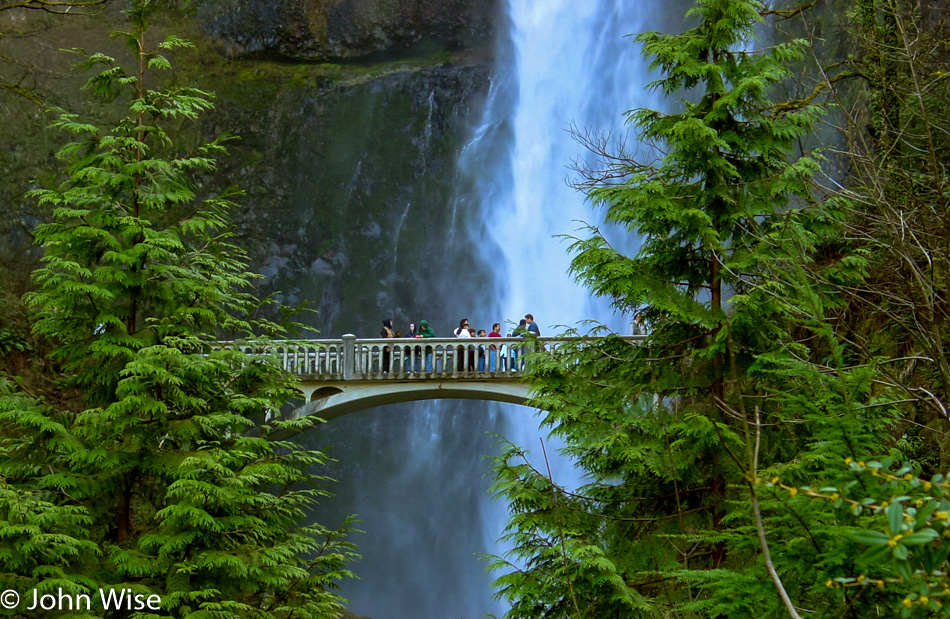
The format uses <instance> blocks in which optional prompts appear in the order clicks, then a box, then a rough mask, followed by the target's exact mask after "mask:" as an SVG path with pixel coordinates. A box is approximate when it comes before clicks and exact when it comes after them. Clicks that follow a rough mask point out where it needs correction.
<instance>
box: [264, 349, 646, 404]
mask: <svg viewBox="0 0 950 619" xmlns="http://www.w3.org/2000/svg"><path fill="white" fill-rule="evenodd" d="M643 338H644V336H626V337H624V338H623V339H625V340H628V341H630V342H631V344H633V343H636V342H638V341H640V340H642V339H643ZM577 339H585V338H537V339H525V338H521V337H511V338H471V339H459V338H454V337H452V338H421V339H420V338H416V339H407V338H402V339H358V338H357V337H356V336H355V335H344V336H343V338H342V339H339V340H309V341H307V342H300V343H297V344H296V345H294V344H290V343H288V345H286V346H284V347H282V352H281V354H282V355H283V363H284V367H285V368H286V369H287V370H289V371H291V372H293V373H295V374H297V375H298V376H299V377H300V380H301V387H302V389H303V392H304V396H305V398H306V404H305V405H304V406H302V407H300V408H298V409H297V410H295V411H293V413H292V415H291V416H292V417H293V418H300V417H304V416H308V415H316V416H318V417H320V418H322V419H325V420H330V419H333V418H335V417H340V416H342V415H346V414H347V413H352V412H355V411H359V410H363V409H366V408H371V407H373V406H379V405H381V404H396V403H399V402H412V401H416V400H434V399H442V398H450V399H469V400H492V401H495V402H509V403H513V404H524V403H525V401H526V400H527V399H528V398H529V397H530V390H529V388H528V385H527V384H525V383H524V381H523V380H522V376H523V374H524V366H525V359H526V357H525V355H526V354H528V353H532V352H537V351H541V350H545V351H554V350H556V349H557V348H558V347H560V346H561V345H563V344H564V343H566V342H569V341H576V340H577Z"/></svg>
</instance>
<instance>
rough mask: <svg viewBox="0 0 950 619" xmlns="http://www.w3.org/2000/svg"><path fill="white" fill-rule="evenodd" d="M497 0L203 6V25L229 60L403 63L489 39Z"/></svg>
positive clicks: (223, 0) (230, 0) (219, 2)
mask: <svg viewBox="0 0 950 619" xmlns="http://www.w3.org/2000/svg"><path fill="white" fill-rule="evenodd" d="M497 4H498V0H286V1H284V2H272V1H269V0H201V1H200V2H198V3H197V5H196V8H194V9H193V10H195V12H196V16H197V21H198V23H199V24H200V25H201V26H202V28H203V29H204V30H205V31H206V32H207V33H208V34H210V35H211V36H212V37H214V39H215V40H216V42H217V44H218V45H219V46H220V47H221V49H222V50H223V52H224V53H225V55H227V56H229V57H237V56H246V55H250V54H257V55H263V56H269V57H280V58H285V59H294V60H308V61H326V60H343V59H367V58H379V57H382V56H385V57H398V56H402V55H406V54H418V53H420V51H422V52H423V53H425V52H429V51H433V50H436V49H459V48H466V47H473V46H479V45H483V44H486V43H488V42H489V41H490V39H491V36H492V31H493V23H494V21H495V19H494V17H495V11H496V10H497Z"/></svg>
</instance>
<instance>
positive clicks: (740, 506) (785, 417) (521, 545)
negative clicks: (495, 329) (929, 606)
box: [495, 0, 895, 617]
mask: <svg viewBox="0 0 950 619" xmlns="http://www.w3.org/2000/svg"><path fill="white" fill-rule="evenodd" d="M764 11H765V7H764V6H763V5H762V4H761V3H759V2H754V1H750V0H698V1H697V2H696V6H695V8H694V9H692V10H691V11H690V12H689V13H688V17H689V21H690V23H692V24H695V25H694V26H693V27H692V28H689V29H688V30H686V31H685V32H683V33H682V34H674V35H669V34H660V33H655V32H650V33H645V34H641V35H639V36H638V37H637V40H638V41H639V42H640V43H642V45H643V49H644V54H645V55H646V56H647V57H648V58H649V59H650V60H651V62H652V66H653V68H654V69H658V70H659V71H660V73H661V77H660V79H659V80H657V81H656V82H655V83H654V84H653V87H654V88H657V89H659V90H661V91H662V92H663V93H664V94H666V95H667V96H681V97H683V98H682V99H680V100H679V103H678V106H679V107H680V109H681V111H678V112H675V113H664V112H660V111H656V110H646V109H640V110H634V111H633V112H631V113H630V114H629V121H630V123H631V124H632V125H633V127H634V128H635V129H636V130H637V131H638V137H639V138H640V139H641V141H643V142H646V143H648V144H650V145H652V146H653V147H654V148H655V149H656V152H657V153H659V154H658V156H657V160H656V161H655V162H650V161H647V162H640V161H635V160H632V159H629V158H626V157H624V156H623V155H622V154H620V155H619V156H618V155H617V154H616V153H609V152H606V151H602V154H603V155H604V156H605V159H606V166H607V167H606V168H604V169H600V170H598V169H587V170H584V171H583V172H584V174H585V180H584V181H583V182H582V183H581V186H582V188H584V189H585V190H586V191H587V192H588V196H589V197H590V199H591V200H592V201H593V202H594V203H596V204H598V205H601V206H603V207H604V208H605V211H604V213H605V214H604V219H605V221H606V222H608V223H610V224H615V225H619V226H620V227H622V228H624V229H626V230H627V231H629V232H630V233H634V234H636V235H637V236H638V238H639V239H640V240H641V246H640V249H639V251H638V253H637V254H636V255H634V256H627V255H624V254H623V253H621V252H619V251H617V250H616V249H615V248H614V247H613V246H612V245H611V244H610V243H609V242H608V241H607V239H606V238H605V237H604V236H603V235H602V234H600V232H599V230H598V229H597V228H592V229H591V231H592V235H591V236H590V238H586V239H581V240H578V241H577V242H576V243H575V244H574V245H573V247H572V250H573V251H574V252H575V258H574V260H573V264H572V269H573V272H574V274H575V275H576V276H577V278H578V279H579V280H580V281H581V282H583V283H584V284H586V285H587V286H588V287H589V288H590V289H591V291H592V292H593V293H594V294H596V295H599V296H604V297H607V298H609V299H610V300H611V301H612V303H613V304H614V306H615V307H616V308H617V309H619V310H622V311H625V312H629V313H631V314H632V313H633V312H635V311H637V310H640V309H644V310H645V313H646V315H647V317H648V319H649V321H650V322H651V323H652V327H653V329H652V333H651V334H650V336H649V338H648V339H647V340H646V342H645V343H644V344H643V345H642V346H631V345H630V344H628V343H625V342H623V341H621V340H619V339H618V338H616V337H611V336H609V335H608V336H606V337H602V338H600V339H598V340H596V341H595V342H594V344H593V345H583V346H581V347H578V348H576V349H573V350H563V351H561V352H560V354H559V355H555V356H550V355H542V356H539V357H538V358H537V359H536V365H535V366H534V370H533V373H532V379H533V384H534V387H535V389H536V393H537V396H536V398H535V400H534V403H535V404H536V405H537V406H538V407H539V408H542V409H544V410H546V411H548V414H547V416H546V418H545V423H546V424H548V425H549V426H550V427H551V429H552V432H553V433H555V434H557V435H560V436H561V437H563V439H564V440H565V442H566V443H567V445H568V447H567V452H568V453H569V454H570V455H572V456H573V457H574V458H575V459H576V461H577V462H578V464H579V466H580V467H581V468H582V469H583V471H584V472H585V473H586V474H587V475H588V478H589V480H590V483H588V484H587V485H585V486H583V487H581V488H580V489H579V490H576V491H568V490H566V489H564V488H562V487H560V486H558V485H557V480H553V479H551V478H550V476H549V475H548V474H546V473H545V472H544V471H538V470H535V469H533V468H532V467H531V466H530V465H529V464H528V463H527V461H525V460H523V459H522V458H521V456H522V452H521V449H520V448H519V447H517V446H510V448H509V449H508V451H507V452H506V453H505V454H503V455H502V456H501V457H500V458H498V459H497V460H496V462H495V473H496V486H495V488H496V491H497V492H498V494H499V495H500V496H501V497H503V498H504V499H506V500H507V501H508V502H509V504H510V508H511V511H512V519H511V522H510V524H509V534H508V539H509V541H510V542H511V543H512V544H513V546H514V550H513V551H512V555H511V556H510V557H508V558H505V559H499V560H498V561H496V563H495V566H496V567H497V568H499V569H508V570H512V571H510V573H508V574H505V575H504V576H502V577H500V578H499V579H498V581H497V584H498V587H499V594H500V595H501V596H502V597H505V598H507V599H509V600H510V601H511V602H512V604H513V610H512V612H511V614H510V616H511V617H637V616H643V617H651V616H657V617H659V616H725V617H748V616H757V617H759V616H761V617H766V616H769V617H771V616H791V617H798V616H800V615H799V611H798V608H800V607H801V605H802V604H803V603H804V604H807V606H808V607H809V608H814V607H815V606H816V605H819V606H821V607H822V608H826V609H829V610H828V612H829V613H830V614H831V615H832V616H839V615H840V614H841V613H842V612H845V613H847V612H848V611H849V610H850V609H854V612H857V613H858V616H861V613H862V612H864V611H866V610H867V609H870V608H873V609H875V610H874V611H871V612H880V609H881V608H887V607H888V604H890V603H891V602H893V599H891V598H893V596H892V595H890V594H889V593H886V592H885V593H881V594H879V593H878V592H876V591H875V592H868V591H862V592H861V593H860V595H858V594H856V593H845V594H842V592H841V591H830V590H828V589H827V588H825V583H826V582H827V581H828V579H829V578H831V577H837V576H842V575H845V574H849V573H854V572H855V570H856V568H855V564H854V557H856V556H857V555H858V554H859V553H858V549H857V546H856V545H855V544H854V543H853V542H852V541H850V540H849V538H848V537H847V536H846V535H845V533H846V531H845V529H843V528H836V526H840V525H835V524H832V523H834V521H835V516H834V515H833V514H831V515H829V511H831V510H828V509H826V508H827V505H811V504H810V505H808V506H805V507H799V506H795V507H793V508H789V506H788V499H789V498H790V494H789V493H790V491H788V490H782V491H781V492H774V491H773V490H774V488H779V487H780V486H781V482H779V485H778V486H776V485H775V484H773V485H772V486H771V487H767V484H766V485H765V486H763V483H764V482H763V480H764V479H768V478H767V477H766V476H767V475H773V476H777V475H781V476H782V477H783V479H785V478H786V477H787V478H788V479H796V480H799V481H801V482H802V483H803V484H804V483H806V482H809V481H811V480H814V479H829V478H831V479H837V478H841V477H845V476H847V471H846V470H845V469H846V467H845V465H844V460H845V458H846V457H848V456H852V455H853V454H854V453H856V452H864V453H866V452H868V451H869V450H871V449H873V447H874V444H875V441H876V438H877V434H878V433H879V432H880V431H881V430H882V429H885V428H886V427H887V426H888V424H889V423H890V422H891V420H892V419H893V415H894V414H895V412H894V409H893V407H891V406H889V405H887V403H886V402H883V403H880V405H879V406H875V407H867V408H862V407H863V405H865V404H868V403H869V402H870V400H871V389H870V385H871V382H872V374H873V372H870V371H868V370H867V368H863V369H862V370H861V371H857V372H847V371H839V370H840V368H841V365H842V363H841V362H842V355H843V353H842V351H843V349H844V347H843V346H841V344H840V342H839V341H838V340H837V339H836V337H835V334H834V333H833V332H830V330H829V329H828V327H827V325H825V324H824V323H823V322H822V319H823V318H824V316H825V313H826V310H827V308H828V307H829V306H831V305H832V304H833V303H834V300H833V298H832V297H830V296H828V295H826V294H825V291H824V290H823V289H822V287H821V286H820V285H815V280H817V279H820V278H814V279H809V278H808V277H806V274H807V272H808V270H809V269H815V266H814V265H810V264H809V261H810V260H813V259H814V255H815V254H816V253H818V251H817V248H820V247H822V246H824V244H827V241H828V238H829V237H831V236H833V235H834V234H836V231H835V229H834V226H833V225H830V224H829V223H828V219H829V218H828V216H827V211H825V210H823V209H822V208H817V207H816V205H814V204H813V203H812V200H811V194H810V191H811V188H810V184H809V183H810V179H811V177H812V176H813V175H814V174H815V172H816V171H817V169H818V166H819V162H818V160H817V157H816V156H815V155H814V154H812V155H807V154H802V153H801V152H800V151H799V148H800V143H801V140H802V138H804V137H805V136H807V135H808V133H809V132H810V131H811V128H812V126H813V124H814V123H815V121H816V120H817V119H818V118H819V116H820V109H819V108H817V107H814V106H812V105H810V104H808V102H806V101H785V102H779V103H777V102H774V101H772V100H771V96H772V95H773V93H774V92H775V90H776V87H777V86H779V85H780V84H781V83H782V82H783V80H785V79H787V77H788V76H789V72H788V65H789V64H790V63H793V62H796V61H799V60H800V59H801V57H802V54H803V50H804V49H805V47H806V42H804V41H800V40H795V41H790V42H787V43H780V44H776V45H772V46H770V47H768V48H766V49H764V50H754V49H751V48H752V46H753V45H754V38H753V34H754V30H755V28H757V27H758V26H759V25H760V24H761V21H762V20H761V17H760V12H764ZM589 144H590V145H592V146H593V147H594V148H595V150H596V149H599V148H601V147H602V145H603V143H598V142H596V141H594V142H589ZM806 207H807V208H806ZM864 266H865V262H864V261H862V259H861V257H860V256H859V255H849V256H845V257H844V258H842V259H841V260H839V261H836V262H835V263H834V265H833V268H829V269H827V270H826V272H823V273H822V274H821V275H822V277H824V278H831V279H833V280H835V281H838V282H847V281H855V280H856V279H858V278H860V277H861V276H862V269H863V267H864ZM803 342H807V345H806V344H803ZM815 359H822V360H824V361H823V363H824V364H825V366H824V367H823V368H822V369H816V368H817V366H816V365H815V364H813V363H812V362H813V361H814V360H815ZM859 409H860V411H859ZM796 492H797V489H796ZM791 498H794V494H792V495H791ZM766 523H767V525H768V526H766ZM770 535H771V536H772V539H773V541H774V540H776V539H779V540H781V541H777V542H775V543H773V544H770V543H769V536H770ZM803 554H805V555H806V556H808V557H809V558H810V559H816V560H809V561H805V560H802V556H803ZM882 599H883V600H884V601H883V606H882V607H876V604H878V603H879V602H881V600H882ZM818 600H820V602H818Z"/></svg>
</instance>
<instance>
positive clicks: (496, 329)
mask: <svg viewBox="0 0 950 619" xmlns="http://www.w3.org/2000/svg"><path fill="white" fill-rule="evenodd" d="M488 337H501V323H500V322H496V323H495V324H493V325H492V326H491V333H489V334H488ZM501 353H502V355H503V356H504V354H505V351H504V349H503V350H502V351H501ZM501 365H502V366H503V367H501V368H498V346H496V345H494V344H492V345H491V346H489V347H488V371H489V372H494V371H495V369H496V368H497V369H499V370H501V371H505V368H506V367H507V366H508V364H507V363H505V360H504V357H503V358H502V363H501Z"/></svg>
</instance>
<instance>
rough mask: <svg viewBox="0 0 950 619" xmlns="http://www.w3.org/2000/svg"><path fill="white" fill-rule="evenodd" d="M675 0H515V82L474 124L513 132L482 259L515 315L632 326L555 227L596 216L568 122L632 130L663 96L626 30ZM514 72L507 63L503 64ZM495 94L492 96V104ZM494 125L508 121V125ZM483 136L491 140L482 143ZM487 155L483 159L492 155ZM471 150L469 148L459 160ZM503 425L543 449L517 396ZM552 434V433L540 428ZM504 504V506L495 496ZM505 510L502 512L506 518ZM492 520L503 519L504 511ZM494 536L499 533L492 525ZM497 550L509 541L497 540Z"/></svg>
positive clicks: (565, 475) (562, 466)
mask: <svg viewBox="0 0 950 619" xmlns="http://www.w3.org/2000/svg"><path fill="white" fill-rule="evenodd" d="M683 4H685V2H684V1H679V2H669V1H667V2H662V1H661V0H585V1H584V2H577V1H576V0H508V7H507V9H508V13H507V14H508V22H509V28H510V39H509V40H507V41H504V40H503V41H502V43H501V45H502V47H501V49H500V54H499V57H501V58H504V57H505V56H506V55H507V56H508V57H509V59H510V60H509V64H508V65H507V66H504V65H502V66H500V67H499V71H500V73H501V78H500V82H501V83H503V84H508V86H509V88H511V90H512V93H511V95H510V96H509V97H507V98H506V97H493V98H492V99H491V100H490V102H489V105H488V106H487V108H486V110H485V116H484V118H483V121H482V126H481V127H480V128H479V129H478V131H476V135H479V136H480V135H483V134H485V133H490V132H491V130H492V129H491V128H496V129H495V132H496V133H504V135H505V137H506V138H507V140H509V143H508V144H507V145H506V147H505V148H503V149H498V147H497V145H496V147H495V148H496V150H498V151H499V152H503V153H505V154H506V156H505V158H504V161H505V163H504V164H501V163H498V162H497V161H496V163H495V164H494V166H492V167H491V168H490V169H491V173H490V174H489V175H486V176H485V177H484V178H482V179H481V180H480V181H479V182H478V183H477V184H478V186H480V187H483V188H484V191H483V194H482V199H483V201H487V202H488V204H484V205H483V207H482V212H483V213H484V216H485V218H486V219H485V228H486V229H487V230H488V233H489V235H490V237H491V239H492V241H493V242H492V243H491V244H485V245H483V247H484V248H485V252H484V256H483V259H484V260H485V261H486V262H488V263H490V264H492V265H494V266H495V268H496V273H497V278H496V282H495V283H496V292H495V295H494V298H495V300H496V306H495V307H494V308H493V309H494V310H495V311H497V312H498V314H499V315H502V316H505V317H507V318H508V319H509V321H513V322H517V320H518V319H519V318H521V317H522V316H524V315H525V314H526V313H532V314H534V316H535V319H536V320H537V322H538V323H539V325H540V327H541V331H542V333H543V334H546V335H553V334H555V333H556V332H558V331H560V330H562V329H561V328H560V327H559V325H566V326H575V325H577V326H579V327H580V328H581V329H582V330H583V326H582V325H578V323H579V322H580V321H584V320H588V319H591V320H595V321H598V322H601V323H603V324H605V325H607V326H608V327H610V328H612V329H613V330H615V331H618V332H621V333H622V332H625V330H626V329H627V324H628V322H629V316H627V317H625V316H621V315H618V314H616V313H615V312H613V311H612V310H611V309H610V307H609V304H608V303H607V302H606V301H605V300H600V299H593V298H592V297H591V295H590V293H589V292H588V291H587V290H586V289H584V288H583V287H582V286H580V285H579V284H577V283H575V282H574V281H573V279H572V278H571V276H570V275H569V273H568V271H569V267H570V260H571V256H570V255H569V254H568V245H569V242H568V241H566V240H564V239H559V238H556V237H558V236H559V235H573V234H575V233H577V234H579V235H583V234H585V232H584V231H580V232H578V229H579V228H581V227H582V225H583V224H582V223H581V222H590V223H593V224H599V223H600V217H601V214H600V213H598V212H596V211H594V210H592V209H591V207H590V205H589V204H587V203H586V201H585V198H584V196H583V195H582V194H581V193H579V192H578V191H577V190H575V189H574V188H573V187H572V186H571V182H572V181H577V180H579V179H578V178H577V174H576V172H574V170H573V169H572V164H573V162H575V161H578V160H583V159H585V158H587V157H588V156H589V153H588V152H587V151H586V150H585V148H584V147H583V146H582V145H581V144H579V143H578V141H577V140H576V139H575V138H574V136H573V135H572V132H571V129H572V127H573V128H576V129H577V130H578V131H581V132H588V133H589V134H591V135H600V134H606V133H609V134H611V136H612V137H613V139H614V140H618V139H620V140H626V141H627V147H628V148H630V147H631V146H633V145H634V143H635V141H634V140H633V138H632V137H630V138H629V139H628V137H627V133H628V128H627V127H626V125H625V122H624V112H626V111H628V110H630V109H633V108H637V107H660V106H661V104H662V101H661V100H660V99H659V96H658V95H656V94H654V93H653V92H652V91H650V90H648V89H647V84H648V83H649V82H650V81H651V80H652V79H655V77H651V74H650V72H649V71H648V63H647V62H646V61H644V60H643V58H642V57H641V55H640V47H639V46H638V45H636V44H635V43H634V42H633V41H632V40H631V39H630V38H629V37H628V36H627V35H630V34H632V33H633V34H635V33H639V32H644V31H647V30H666V29H668V28H669V26H670V24H669V23H668V22H667V20H670V21H672V22H673V23H674V24H680V23H681V19H682V15H683V13H682V12H681V10H680V7H681V6H682V5H683ZM506 72H507V73H506ZM493 104H494V105H493ZM498 127H505V131H504V132H501V131H500V130H498V129H497V128H498ZM483 147H484V146H483ZM487 159H489V158H488V157H483V158H482V160H487ZM464 161H465V159H464V158H463V162H464ZM612 237H613V238H612V240H614V239H616V240H617V242H618V243H620V244H621V245H622V247H623V248H624V249H626V250H628V251H635V249H636V239H635V238H632V237H631V235H629V234H616V233H615V234H613V235H612ZM499 408H500V409H501V410H502V411H503V413H502V419H504V420H505V437H506V438H507V439H508V440H511V441H513V442H515V443H517V444H519V445H521V446H523V447H524V448H526V449H528V450H529V451H530V452H531V454H532V455H531V458H530V459H531V460H532V462H533V463H535V465H536V466H543V463H542V462H541V459H540V454H541V449H540V445H539V437H540V438H543V437H544V434H545V432H543V431H542V430H539V428H538V418H537V417H532V416H530V415H525V413H524V411H523V410H518V409H517V407H511V406H502V405H499ZM544 440H545V441H547V439H546V438H545V439H544ZM558 447H559V444H558V443H557V442H553V443H551V444H549V445H547V452H548V456H549V458H550V459H551V460H552V462H551V464H552V469H553V475H554V476H555V478H556V479H555V481H557V482H558V483H562V484H567V485H576V484H578V483H579V482H580V479H579V474H578V472H577V471H576V470H575V469H574V467H573V466H572V465H571V463H570V462H569V461H567V459H566V458H558V457H555V456H554V454H555V452H556V450H557V448H558ZM494 508H495V509H496V510H499V511H500V510H501V509H503V506H497V505H496V506H494ZM503 518H504V514H501V513H498V514H497V515H496V517H495V518H488V519H486V521H487V522H494V521H495V520H498V519H503ZM491 526H495V527H499V528H498V529H496V530H495V531H494V532H495V533H496V535H495V537H497V533H498V532H499V531H500V525H498V524H497V523H495V524H492V525H491ZM486 537H491V535H490V534H486ZM495 550H496V552H503V548H498V547H496V549H495Z"/></svg>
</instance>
